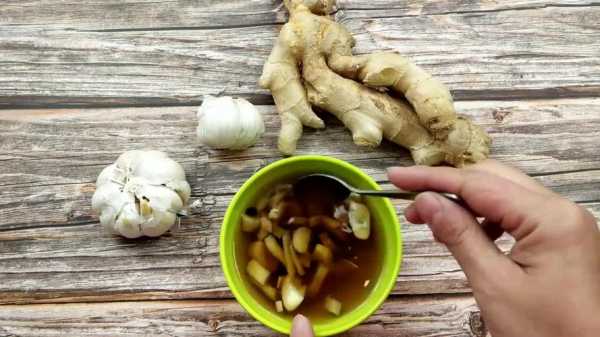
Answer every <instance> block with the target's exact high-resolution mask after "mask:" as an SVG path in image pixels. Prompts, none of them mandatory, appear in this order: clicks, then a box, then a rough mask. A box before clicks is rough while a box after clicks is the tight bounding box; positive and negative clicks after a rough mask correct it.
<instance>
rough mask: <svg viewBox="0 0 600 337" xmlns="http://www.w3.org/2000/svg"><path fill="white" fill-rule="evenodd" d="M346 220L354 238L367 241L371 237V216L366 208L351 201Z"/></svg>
mask: <svg viewBox="0 0 600 337" xmlns="http://www.w3.org/2000/svg"><path fill="white" fill-rule="evenodd" d="M348 219H349V222H350V227H352V232H353V233H354V236H355V237H356V238H357V239H359V240H367V239H368V238H369V236H370V235H371V214H370V213H369V209H368V208H367V206H365V205H364V204H361V203H359V202H356V201H354V200H351V201H350V209H349V211H348Z"/></svg>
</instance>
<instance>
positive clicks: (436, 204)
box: [406, 192, 518, 289]
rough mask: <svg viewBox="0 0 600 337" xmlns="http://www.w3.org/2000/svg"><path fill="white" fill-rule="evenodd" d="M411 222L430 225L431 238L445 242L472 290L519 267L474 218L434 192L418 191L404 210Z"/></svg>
mask: <svg viewBox="0 0 600 337" xmlns="http://www.w3.org/2000/svg"><path fill="white" fill-rule="evenodd" d="M406 216H407V218H408V219H409V220H410V221H414V222H424V223H427V224H428V225H429V227H430V228H431V231H432V232H433V235H434V237H435V238H436V240H438V241H439V242H441V243H443V244H445V245H446V246H447V247H448V250H449V251H450V252H451V253H452V255H453V256H454V258H455V259H456V260H457V261H458V263H459V264H460V266H461V268H462V269H463V270H464V272H465V274H466V275H467V277H468V279H469V282H470V283H471V286H472V287H473V289H477V288H478V287H479V286H485V285H486V284H488V283H489V281H490V280H492V279H493V278H495V277H497V276H498V273H510V272H511V270H512V269H514V270H517V269H518V266H517V265H515V264H514V262H512V261H511V260H510V259H509V258H507V257H506V256H504V254H502V252H501V251H500V250H499V249H498V247H496V245H495V244H494V243H493V242H492V241H491V240H490V239H489V238H488V236H487V235H486V234H485V232H484V230H483V229H482V228H481V226H480V225H479V223H478V222H477V220H476V219H475V217H474V216H473V215H472V214H470V213H469V212H468V211H467V210H465V209H464V208H462V207H460V206H459V205H457V204H455V203H454V202H452V201H450V200H448V199H446V198H444V197H442V196H441V195H439V194H437V193H434V192H425V193H421V194H420V195H419V196H418V197H417V198H416V199H415V202H414V203H413V204H412V205H411V206H410V207H409V208H408V209H407V210H406Z"/></svg>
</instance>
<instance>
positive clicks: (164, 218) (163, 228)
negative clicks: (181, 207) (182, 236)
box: [142, 212, 177, 237]
mask: <svg viewBox="0 0 600 337" xmlns="http://www.w3.org/2000/svg"><path fill="white" fill-rule="evenodd" d="M175 221H177V216H176V215H175V214H174V213H171V212H155V213H154V214H153V219H152V221H150V222H145V223H144V224H143V225H142V234H143V235H146V236H150V237H157V236H161V235H163V234H164V233H166V232H167V231H168V230H169V229H170V228H171V225H172V224H173V223H174V222H175Z"/></svg>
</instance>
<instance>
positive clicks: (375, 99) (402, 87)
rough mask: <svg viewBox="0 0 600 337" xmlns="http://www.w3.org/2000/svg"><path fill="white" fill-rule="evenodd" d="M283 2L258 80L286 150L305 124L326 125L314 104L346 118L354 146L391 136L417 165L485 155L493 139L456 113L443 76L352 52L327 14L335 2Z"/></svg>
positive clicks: (394, 57)
mask: <svg viewBox="0 0 600 337" xmlns="http://www.w3.org/2000/svg"><path fill="white" fill-rule="evenodd" d="M284 3H285V6H286V8H287V9H288V11H289V12H290V19H289V22H288V23H287V24H285V25H284V26H283V27H282V29H281V33H280V35H279V38H278V39H277V41H276V43H275V46H274V48H273V51H272V52H271V55H270V56H269V59H268V60H267V62H266V63H265V66H264V70H263V74H262V76H261V78H260V85H261V86H262V87H263V88H265V89H269V90H270V91H271V93H272V95H273V98H274V100H275V104H276V106H277V109H278V111H279V114H280V117H281V125H282V127H281V131H280V135H279V142H278V146H279V150H280V151H281V152H282V153H284V154H286V155H291V154H293V153H294V152H295V150H296V144H297V142H298V140H299V139H300V137H301V136H302V129H303V126H308V127H312V128H323V127H324V126H325V125H324V123H323V121H322V120H321V119H320V118H319V117H318V116H317V115H316V114H315V112H314V111H313V109H312V107H317V108H319V109H321V110H325V111H328V112H330V113H331V114H333V115H334V116H336V117H337V118H338V119H339V120H341V121H342V123H344V125H345V126H346V127H347V128H348V129H350V131H351V132H352V137H353V140H354V142H355V143H356V144H357V145H363V146H378V145H379V144H380V143H381V140H382V138H386V139H388V140H390V141H392V142H394V143H396V144H398V145H401V146H403V147H405V148H407V149H408V150H409V151H410V152H411V155H412V157H413V159H414V161H415V162H416V163H417V164H421V165H439V164H442V163H444V162H445V163H448V164H451V165H454V166H464V165H466V164H470V163H475V162H478V161H480V160H482V159H485V158H487V156H488V155H489V146H490V142H491V141H490V138H489V137H488V135H487V134H486V133H485V131H483V129H481V128H480V127H479V126H477V125H475V124H473V123H472V122H471V121H470V120H468V119H466V118H462V117H458V116H457V114H456V112H455V110H454V103H453V100H452V96H451V94H450V91H449V90H448V89H447V88H446V87H445V86H444V85H443V84H442V83H441V82H440V81H438V80H436V79H435V78H433V77H432V76H431V75H429V74H428V73H427V72H426V71H425V70H423V69H422V68H420V67H418V66H417V65H415V64H414V63H412V62H411V61H410V60H408V59H407V58H404V57H402V56H401V55H399V54H396V53H374V54H369V55H359V56H354V55H352V48H353V47H354V44H355V41H354V38H353V37H352V35H351V34H350V32H349V31H348V30H346V28H345V27H344V26H342V25H341V24H339V23H337V22H335V21H333V20H332V19H331V18H330V17H329V16H327V14H328V13H330V12H331V10H332V8H333V7H334V6H335V0H284ZM389 91H394V92H397V93H398V94H401V95H404V97H405V98H406V100H407V101H408V103H407V102H405V101H404V100H401V99H397V98H395V97H392V96H390V95H388V94H387V92H389Z"/></svg>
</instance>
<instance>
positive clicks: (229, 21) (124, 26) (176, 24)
mask: <svg viewBox="0 0 600 337" xmlns="http://www.w3.org/2000/svg"><path fill="white" fill-rule="evenodd" d="M337 4H338V6H337V7H338V10H337V11H336V12H335V14H334V15H335V16H336V18H338V19H342V20H343V19H345V18H348V17H362V18H373V17H377V18H382V17H405V16H421V15H440V14H455V13H481V12H498V11H515V10H523V9H540V8H544V7H560V6H571V7H587V6H592V5H596V4H598V1H573V0H561V1H552V0H535V1H531V0H529V1H526V0H505V1H502V2H498V1H447V0H445V1H432V0H429V1H423V0H408V1H401V2H390V1H389V0H378V1H371V0H338V1H337ZM286 19H287V13H286V10H285V8H284V7H283V6H282V1H275V0H273V1H244V0H229V1H216V0H204V1H193V0H177V1H172V0H143V1H140V0H101V1H97V0H81V1H78V2H77V6H74V5H73V3H70V2H65V1H48V0H5V1H3V2H2V6H0V26H1V25H13V26H15V25H23V26H25V25H26V26H44V27H47V28H52V29H55V28H72V29H77V30H94V31H114V30H152V29H177V28H179V29H181V28H183V29H206V28H215V27H232V26H233V27H235V26H253V25H272V24H281V23H284V22H285V20H286Z"/></svg>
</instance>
